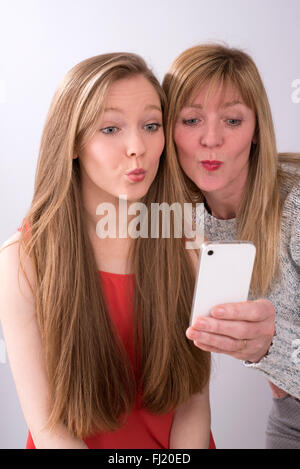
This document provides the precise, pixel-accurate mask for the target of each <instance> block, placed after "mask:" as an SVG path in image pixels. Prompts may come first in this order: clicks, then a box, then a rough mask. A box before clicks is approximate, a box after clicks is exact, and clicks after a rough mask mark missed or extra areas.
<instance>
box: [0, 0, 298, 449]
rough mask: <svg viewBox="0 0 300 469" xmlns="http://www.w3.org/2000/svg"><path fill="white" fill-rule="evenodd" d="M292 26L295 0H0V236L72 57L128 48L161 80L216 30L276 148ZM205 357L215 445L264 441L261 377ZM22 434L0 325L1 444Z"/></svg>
mask: <svg viewBox="0 0 300 469" xmlns="http://www.w3.org/2000/svg"><path fill="white" fill-rule="evenodd" d="M299 29H300V2H299V0H243V1H242V2H241V1H239V0H227V1H226V2H224V1H223V0H210V1H209V2H207V1H204V0H185V1H184V2H182V1H178V0H151V1H150V2H141V1H139V0H127V1H123V0H114V1H109V0H107V1H103V0H98V1H96V0H26V1H23V0H0V122H1V125H0V174H1V185H0V213H1V224H0V244H2V242H4V241H5V240H6V239H7V238H8V237H9V236H10V235H12V234H13V233H14V232H15V231H16V228H17V227H18V226H19V224H20V222H21V221H22V217H23V215H24V213H25V212H26V211H27V209H28V207H29V205H30V202H31V197H32V190H33V181H34V173H35V166H36V160H37V153H38V148H39V142H40V136H41V132H42V128H43V124H44V120H45V116H46V113H47V110H48V107H49V104H50V100H51V98H52V95H53V93H54V91H55V88H56V86H57V84H58V82H59V81H60V79H61V78H62V76H63V75H64V74H65V72H66V71H67V70H69V69H70V68H71V67H72V66H73V65H74V64H75V63H77V62H79V61H81V60H83V59H85V58H87V57H90V56H93V55H96V54H100V53H104V52H112V51H130V52H136V53H139V54H141V55H142V56H143V57H144V58H145V59H146V61H147V62H148V64H149V65H150V66H151V67H152V68H153V70H154V72H155V73H156V75H157V76H158V77H159V79H160V80H161V79H162V78H163V76H164V73H165V72H166V71H167V68H168V66H169V65H170V63H171V62H172V60H173V59H174V58H175V57H176V56H177V55H178V54H179V53H180V52H182V51H183V50H184V49H185V48H187V47H191V46H193V45H195V44H198V43H201V42H205V41H215V40H218V41H223V42H225V43H226V44H228V45H230V46H235V47H240V48H242V49H244V50H245V51H246V52H248V53H250V54H251V55H252V57H253V58H254V60H255V61H256V63H257V65H258V68H259V70H260V72H261V75H262V77H263V80H264V83H265V86H266V88H267V92H268V95H269V99H270V103H271V107H272V111H273V116H274V121H275V127H276V133H277V144H278V149H279V151H296V150H298V151H299V150H300V136H299V118H300V103H299V101H300V82H298V84H296V86H297V87H296V88H293V87H292V83H293V81H294V80H296V79H300V60H299V58H300V50H299V48H300V44H299ZM298 88H299V92H298V91H297V90H298ZM293 92H294V101H295V102H293V100H292V93H293ZM24 360H26V357H24ZM213 361H214V366H213V374H212V381H211V407H212V430H213V433H214V437H215V441H216V445H217V447H218V448H263V447H264V432H265V427H266V421H267V416H268V412H269V409H270V406H271V393H270V391H269V388H268V385H267V382H266V379H265V377H264V376H263V375H262V374H261V373H259V372H258V371H255V370H249V369H246V368H245V367H244V366H243V365H242V364H241V363H240V362H238V361H237V360H234V359H232V358H230V357H227V356H216V355H214V357H213ZM26 436H27V426H26V423H25V421H24V418H23V416H22V411H21V409H20V406H19V403H18V399H17V395H16V391H15V386H14V383H13V379H12V376H11V372H10V368H9V363H8V360H7V356H6V353H5V348H4V342H3V339H2V335H1V333H0V448H23V447H24V446H25V441H26Z"/></svg>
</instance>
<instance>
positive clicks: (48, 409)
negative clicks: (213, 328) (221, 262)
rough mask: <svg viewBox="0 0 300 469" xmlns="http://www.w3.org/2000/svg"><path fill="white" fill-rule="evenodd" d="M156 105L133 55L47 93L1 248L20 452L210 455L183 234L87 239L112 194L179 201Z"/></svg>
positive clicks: (75, 75) (204, 367) (106, 59)
mask: <svg viewBox="0 0 300 469" xmlns="http://www.w3.org/2000/svg"><path fill="white" fill-rule="evenodd" d="M165 107H166V100H165V95H164V93H163V91H162V89H161V87H160V85H159V83H158V81H157V80H156V78H155V77H154V76H153V74H152V73H151V71H150V70H149V69H148V68H147V66H146V64H145V63H144V61H143V60H142V59H141V58H140V57H138V56H136V55H134V54H123V53H113V54H104V55H100V56H96V57H92V58H90V59H87V60H85V61H83V62H81V63H79V64H78V65H76V66H75V67H73V68H72V69H71V70H70V71H69V72H68V73H67V75H66V76H65V77H64V79H63V81H62V83H61V85H60V86H59V88H58V89H57V91H56V93H55V96H54V98H53V101H52V104H51V107H50V110H49V114H48V117H47V121H46V124H45V127H44V131H43V135H42V140H41V146H40V154H39V160H38V165H37V172H36V179H35V187H34V195H33V200H32V204H31V207H30V209H29V211H28V213H27V214H26V215H25V217H24V222H23V224H22V227H21V229H20V232H19V233H17V234H16V235H14V236H13V237H12V238H11V239H10V240H8V242H7V243H5V246H3V249H2V250H1V254H0V315H1V323H2V328H3V332H4V338H5V341H6V346H7V350H8V356H9V360H10V364H11V368H12V372H13V375H14V379H15V383H16V388H17V391H18V394H19V399H20V402H21V406H22V409H23V412H24V416H25V419H26V421H27V424H28V427H29V430H30V434H29V438H28V442H27V447H28V448H34V447H36V448H168V447H171V448H207V447H209V446H210V447H214V443H213V440H212V439H211V437H210V409H209V396H208V382H209V374H210V354H209V353H208V352H203V351H201V350H200V349H198V348H196V347H194V345H193V344H192V343H191V342H190V341H189V340H188V339H187V337H186V336H185V331H186V328H187V327H188V321H189V314H190V309H191V302H192V296H193V286H194V279H195V271H194V263H193V258H192V256H191V254H190V252H189V251H188V250H187V249H185V244H184V239H179V238H176V237H174V236H172V232H171V237H170V238H169V239H168V238H164V237H162V236H160V237H155V238H151V237H148V238H144V237H142V236H140V237H138V238H137V239H133V238H131V237H130V236H123V235H122V236H118V235H117V236H116V237H115V238H114V237H107V238H103V239H100V238H99V235H98V231H97V226H98V221H99V216H98V214H99V212H98V211H97V210H98V207H99V205H101V204H102V208H103V207H107V206H108V205H107V204H110V205H111V206H112V207H113V208H114V209H115V211H116V214H117V217H116V220H119V218H118V214H119V213H118V206H119V200H120V199H119V196H120V195H122V197H123V199H124V196H126V197H127V199H128V202H129V203H130V202H136V201H139V202H142V203H143V204H144V205H145V206H146V208H147V209H150V204H151V203H154V202H155V203H160V202H166V203H168V204H170V205H171V204H172V203H173V202H181V201H183V196H182V192H181V189H180V179H181V176H180V174H179V171H178V166H177V162H176V160H174V161H172V160H171V159H168V158H166V155H165V154H164V152H163V148H164V130H163V113H164V111H165ZM118 199H119V200H118ZM103 204H104V205H103ZM128 221H130V217H129V220H128ZM117 225H118V222H117ZM117 228H118V226H117ZM125 228H127V226H126V227H125ZM122 229H124V226H123V227H122ZM123 234H124V233H123Z"/></svg>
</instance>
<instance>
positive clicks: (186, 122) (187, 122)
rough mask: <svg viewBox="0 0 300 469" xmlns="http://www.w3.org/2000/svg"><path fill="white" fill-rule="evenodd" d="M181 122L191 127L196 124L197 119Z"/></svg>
mask: <svg viewBox="0 0 300 469" xmlns="http://www.w3.org/2000/svg"><path fill="white" fill-rule="evenodd" d="M182 122H183V123H184V124H185V125H190V126H193V125H196V124H198V122H199V119H183V121H182Z"/></svg>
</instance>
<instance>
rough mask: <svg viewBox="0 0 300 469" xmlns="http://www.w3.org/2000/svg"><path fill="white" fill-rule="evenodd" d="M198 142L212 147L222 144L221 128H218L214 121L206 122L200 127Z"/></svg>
mask: <svg viewBox="0 0 300 469" xmlns="http://www.w3.org/2000/svg"><path fill="white" fill-rule="evenodd" d="M200 143H201V145H203V146H204V147H207V148H214V147H219V146H221V145H222V143H223V135H222V130H221V129H220V128H219V126H218V124H217V123H216V122H207V123H206V124H205V125H204V126H203V127H202V132H201V136H200Z"/></svg>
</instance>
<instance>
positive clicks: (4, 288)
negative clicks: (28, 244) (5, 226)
mask: <svg viewBox="0 0 300 469" xmlns="http://www.w3.org/2000/svg"><path fill="white" fill-rule="evenodd" d="M19 241H20V233H19V232H16V233H14V234H13V235H12V236H11V237H10V238H8V239H7V240H6V241H5V242H4V243H3V244H2V245H1V247H0V314H1V317H2V318H3V315H5V314H6V313H5V311H8V310H10V311H12V309H14V310H15V309H16V308H17V309H19V310H24V311H26V310H28V309H31V308H32V306H33V293H32V287H33V284H34V268H33V264H32V261H31V260H30V259H29V258H28V256H26V255H22V268H21V262H20V243H19ZM28 282H29V283H28Z"/></svg>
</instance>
